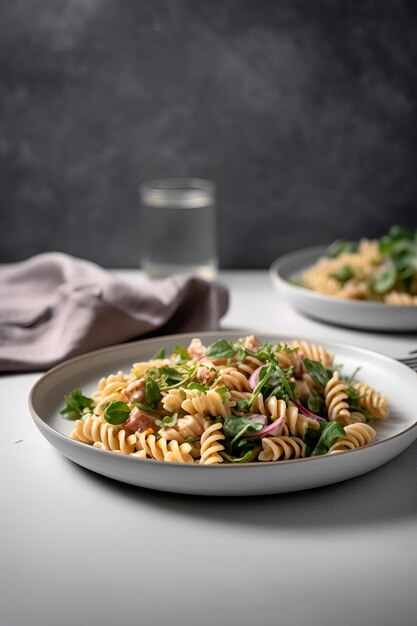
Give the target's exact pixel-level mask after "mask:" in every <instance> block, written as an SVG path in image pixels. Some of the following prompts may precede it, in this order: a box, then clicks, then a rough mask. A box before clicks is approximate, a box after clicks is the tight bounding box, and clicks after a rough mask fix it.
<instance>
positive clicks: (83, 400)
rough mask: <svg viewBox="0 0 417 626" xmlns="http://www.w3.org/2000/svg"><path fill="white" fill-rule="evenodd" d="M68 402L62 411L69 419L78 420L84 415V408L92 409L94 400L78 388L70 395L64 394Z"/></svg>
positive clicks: (61, 413)
mask: <svg viewBox="0 0 417 626" xmlns="http://www.w3.org/2000/svg"><path fill="white" fill-rule="evenodd" d="M64 400H65V402H66V403H67V404H66V406H65V408H63V409H62V411H60V415H63V416H64V417H65V419H67V420H78V419H80V417H81V416H82V414H83V412H84V409H92V408H93V406H94V400H93V399H92V398H88V397H87V396H84V395H83V394H82V392H81V389H76V390H75V391H73V392H72V393H71V394H70V395H69V396H64Z"/></svg>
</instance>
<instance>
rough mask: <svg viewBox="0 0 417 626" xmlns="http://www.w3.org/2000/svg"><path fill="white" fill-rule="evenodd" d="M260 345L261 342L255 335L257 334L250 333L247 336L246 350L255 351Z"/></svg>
mask: <svg viewBox="0 0 417 626" xmlns="http://www.w3.org/2000/svg"><path fill="white" fill-rule="evenodd" d="M260 345H261V344H260V342H259V341H258V339H257V338H256V337H255V335H249V337H246V340H245V348H246V350H250V351H251V352H254V351H255V350H256V348H259V347H260Z"/></svg>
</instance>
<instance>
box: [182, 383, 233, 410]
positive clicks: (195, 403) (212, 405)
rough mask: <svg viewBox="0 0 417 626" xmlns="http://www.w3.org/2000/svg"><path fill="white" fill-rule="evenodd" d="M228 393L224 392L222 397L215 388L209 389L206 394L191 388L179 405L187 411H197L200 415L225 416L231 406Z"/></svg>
mask: <svg viewBox="0 0 417 626" xmlns="http://www.w3.org/2000/svg"><path fill="white" fill-rule="evenodd" d="M229 398H230V394H229V393H226V394H225V395H224V399H223V397H222V395H221V394H220V393H218V392H217V391H216V390H215V389H209V390H208V391H207V393H206V394H202V393H199V392H198V391H195V390H192V391H191V393H190V392H187V399H186V400H184V402H183V403H182V405H181V407H182V408H183V409H184V411H186V412H187V413H190V414H193V413H199V414H200V415H213V416H218V415H220V416H222V417H226V416H227V415H228V413H229V410H230V408H231V404H230V400H229Z"/></svg>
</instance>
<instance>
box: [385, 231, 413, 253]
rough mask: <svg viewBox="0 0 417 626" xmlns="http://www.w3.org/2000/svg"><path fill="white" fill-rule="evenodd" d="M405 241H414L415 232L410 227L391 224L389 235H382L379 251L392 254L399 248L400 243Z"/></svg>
mask: <svg viewBox="0 0 417 626" xmlns="http://www.w3.org/2000/svg"><path fill="white" fill-rule="evenodd" d="M404 241H413V234H412V233H411V231H410V230H408V228H404V227H403V226H398V225H395V226H391V228H390V229H389V231H388V234H387V235H384V236H383V237H381V239H380V241H379V251H380V253H381V254H383V255H390V254H392V252H393V251H394V250H395V248H397V250H398V244H399V243H400V244H402V243H403V242H404Z"/></svg>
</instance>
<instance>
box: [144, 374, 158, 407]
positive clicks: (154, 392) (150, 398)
mask: <svg viewBox="0 0 417 626" xmlns="http://www.w3.org/2000/svg"><path fill="white" fill-rule="evenodd" d="M145 399H146V403H147V404H148V405H149V406H151V407H155V406H156V405H157V404H158V402H160V401H161V399H162V394H161V392H160V390H159V385H158V383H157V382H156V381H155V380H153V379H152V378H148V380H147V381H146V383H145Z"/></svg>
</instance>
